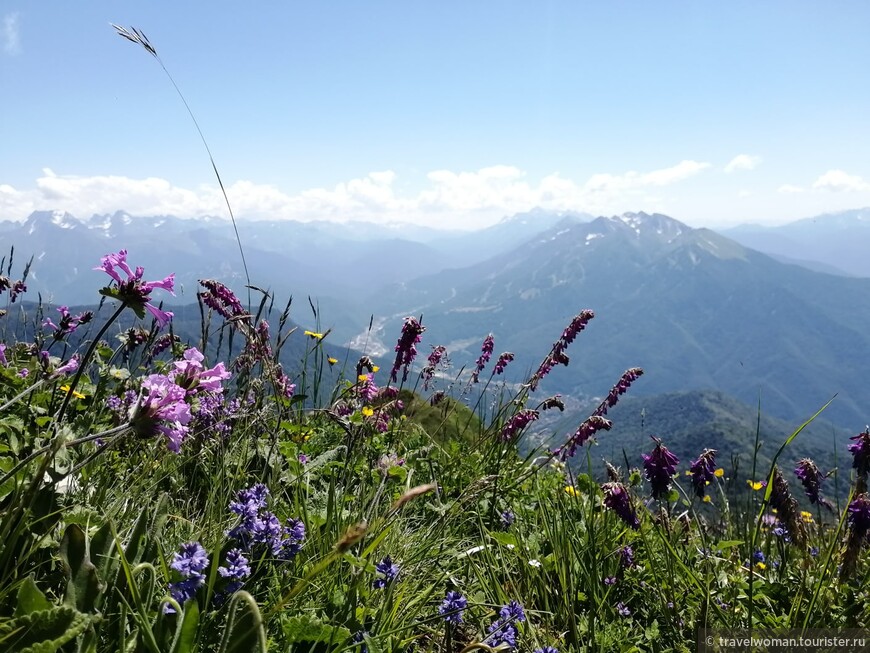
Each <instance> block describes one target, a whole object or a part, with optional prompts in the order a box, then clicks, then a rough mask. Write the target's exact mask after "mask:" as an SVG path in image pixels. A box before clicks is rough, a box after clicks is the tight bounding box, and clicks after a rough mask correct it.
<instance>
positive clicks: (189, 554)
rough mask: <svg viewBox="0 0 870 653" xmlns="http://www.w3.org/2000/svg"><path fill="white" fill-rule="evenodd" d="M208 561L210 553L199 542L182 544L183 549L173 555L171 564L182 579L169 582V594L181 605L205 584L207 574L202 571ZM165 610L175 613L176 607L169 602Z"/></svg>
mask: <svg viewBox="0 0 870 653" xmlns="http://www.w3.org/2000/svg"><path fill="white" fill-rule="evenodd" d="M208 562H209V561H208V553H206V550H205V549H204V548H202V545H201V544H200V543H199V542H188V543H187V544H182V545H181V550H180V551H179V552H178V553H176V554H174V555H173V557H172V562H171V563H170V565H169V566H170V567H171V568H172V569H174V570H175V571H177V572H178V573H179V574H180V575H181V580H180V581H177V582H174V583H170V584H169V595H170V596H171V597H172V598H173V599H175V600H176V601H178V603H179V604H181V605H184V602H185V601H187V600H189V599H192V598H193V597H194V596H195V595H196V591H197V590H198V589H199V588H200V587H202V586H203V585H204V584H205V574H203V573H202V572H203V571H205V569H206V567H208ZM163 612H164V613H166V614H173V613H174V612H175V609H174V608H172V606H170V605H169V604H168V603H167V604H166V605H165V606H164V607H163Z"/></svg>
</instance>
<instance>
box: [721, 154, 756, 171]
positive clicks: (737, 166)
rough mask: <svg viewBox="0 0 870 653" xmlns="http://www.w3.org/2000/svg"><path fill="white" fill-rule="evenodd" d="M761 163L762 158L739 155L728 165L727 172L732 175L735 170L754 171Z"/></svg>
mask: <svg viewBox="0 0 870 653" xmlns="http://www.w3.org/2000/svg"><path fill="white" fill-rule="evenodd" d="M760 163H761V157H760V156H753V155H751V154H738V155H737V156H735V157H734V158H733V159H731V160H730V161H729V162H728V165H726V166H725V172H728V173H731V172H734V171H735V170H752V169H753V168H756V167H758V164H760Z"/></svg>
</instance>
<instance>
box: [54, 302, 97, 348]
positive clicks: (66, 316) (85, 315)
mask: <svg viewBox="0 0 870 653" xmlns="http://www.w3.org/2000/svg"><path fill="white" fill-rule="evenodd" d="M57 311H58V313H60V320H58V324H55V323H54V322H52V321H51V318H50V317H47V318H45V320H43V322H42V326H43V328H46V327H47V328H49V329H52V330H53V331H54V334H53V335H52V337H53V338H54V339H55V340H62V339H63V337H64V336H68V335H69V334H71V333H73V332H74V331H75V330H76V329H78V328H79V326H81V325H82V324H87V323H88V322H90V321H91V320H93V319H94V312H93V311H84V312H82V313H79V314H78V315H72V314H71V313H70V312H69V307H67V306H59V307H58V309H57Z"/></svg>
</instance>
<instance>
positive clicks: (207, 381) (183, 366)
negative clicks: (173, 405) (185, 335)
mask: <svg viewBox="0 0 870 653" xmlns="http://www.w3.org/2000/svg"><path fill="white" fill-rule="evenodd" d="M203 360H205V356H203V355H202V352H200V351H199V350H198V349H196V348H195V347H190V348H189V349H186V350H185V352H184V354H183V357H182V360H180V361H175V362H174V363H173V364H172V367H171V368H170V370H169V372H168V374H167V376H169V377H170V378H172V377H174V379H173V380H174V382H175V385H177V386H179V387H181V388H184V390H185V391H186V393H187V396H193V395H196V394H198V393H200V392H210V393H213V394H220V393H222V392H223V391H224V388H223V385H221V381H226V380H227V379H228V378H230V376H231V374H230V373H229V372H227V370H226V367H225V366H224V364H223V362H220V363H218V364H217V365H215V366H214V367H212V368H211V369H206V367H205V366H204V365H203V364H202V361H203Z"/></svg>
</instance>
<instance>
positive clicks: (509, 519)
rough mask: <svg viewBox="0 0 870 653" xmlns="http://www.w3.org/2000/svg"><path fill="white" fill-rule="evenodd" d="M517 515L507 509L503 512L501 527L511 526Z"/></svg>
mask: <svg viewBox="0 0 870 653" xmlns="http://www.w3.org/2000/svg"><path fill="white" fill-rule="evenodd" d="M516 519H517V516H516V515H515V514H514V513H513V512H512V511H510V510H505V511H504V512H502V513H501V527H502V528H504V529H508V528H510V527H511V526H512V525H513V523H514V522H515V521H516Z"/></svg>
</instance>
